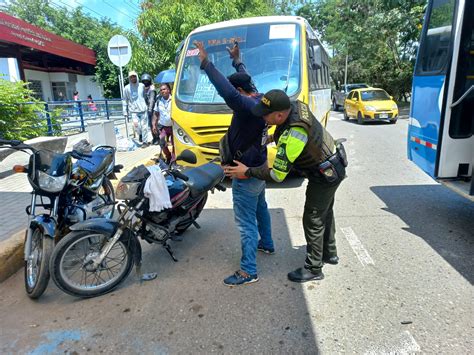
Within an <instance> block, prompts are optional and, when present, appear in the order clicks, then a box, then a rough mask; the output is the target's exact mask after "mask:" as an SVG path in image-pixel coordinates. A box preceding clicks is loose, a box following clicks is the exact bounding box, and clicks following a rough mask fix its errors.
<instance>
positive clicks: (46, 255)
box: [25, 228, 54, 299]
mask: <svg viewBox="0 0 474 355" xmlns="http://www.w3.org/2000/svg"><path fill="white" fill-rule="evenodd" d="M25 239H26V238H25ZM25 242H26V240H25ZM53 248H54V240H53V239H52V238H50V237H45V236H44V234H43V232H42V231H41V230H40V229H39V228H36V229H35V230H34V231H33V232H32V234H31V249H30V255H28V257H27V260H25V290H26V294H27V295H28V296H29V297H30V298H33V299H37V298H39V297H40V296H41V295H42V294H43V293H44V291H45V290H46V287H48V282H49V259H50V257H51V253H52V252H53Z"/></svg>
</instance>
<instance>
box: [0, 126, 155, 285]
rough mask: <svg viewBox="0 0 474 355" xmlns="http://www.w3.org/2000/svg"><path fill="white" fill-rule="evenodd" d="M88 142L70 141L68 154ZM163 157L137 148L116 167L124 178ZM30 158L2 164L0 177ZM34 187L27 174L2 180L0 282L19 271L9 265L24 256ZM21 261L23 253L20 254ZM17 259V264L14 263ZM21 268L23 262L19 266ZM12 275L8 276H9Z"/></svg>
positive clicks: (120, 157)
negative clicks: (24, 240) (29, 208)
mask: <svg viewBox="0 0 474 355" xmlns="http://www.w3.org/2000/svg"><path fill="white" fill-rule="evenodd" d="M84 138H85V139H87V133H81V134H78V135H74V136H71V137H69V138H68V144H67V146H66V151H69V150H71V149H72V146H73V145H74V144H75V143H77V142H78V141H79V140H81V139H84ZM159 153H160V147H159V146H149V147H148V148H144V149H142V148H138V149H136V150H135V151H131V152H117V153H116V155H115V163H116V164H122V165H123V166H124V168H123V169H122V172H121V174H120V175H121V176H123V174H124V173H126V172H127V171H130V169H132V168H133V167H134V166H136V165H140V164H144V163H146V162H148V161H149V160H150V159H151V158H153V157H154V156H155V155H156V154H159ZM27 163H28V155H27V154H25V153H21V152H18V153H14V154H11V155H10V156H8V157H7V158H5V159H4V160H3V161H2V162H0V173H2V172H5V171H7V170H10V169H11V168H12V167H13V165H15V164H27ZM31 190H32V189H31V186H30V184H29V182H28V179H27V177H26V174H13V175H9V176H6V177H4V178H0V201H1V203H0V282H1V281H2V280H4V279H5V278H6V277H8V276H9V275H8V276H6V277H5V275H4V272H3V269H9V270H10V269H13V272H15V271H16V270H17V269H18V268H15V267H9V266H8V265H6V264H8V263H11V262H18V260H16V259H17V256H13V254H15V255H16V254H18V253H19V249H21V252H22V245H21V243H22V241H23V238H24V230H25V227H26V223H27V215H26V212H25V207H26V206H28V205H29V204H30V201H31V194H30V192H31ZM20 256H21V257H22V253H20ZM12 259H14V260H12ZM20 265H21V262H20ZM10 272H11V271H9V272H8V273H10Z"/></svg>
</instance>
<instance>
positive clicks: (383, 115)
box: [379, 113, 388, 118]
mask: <svg viewBox="0 0 474 355" xmlns="http://www.w3.org/2000/svg"><path fill="white" fill-rule="evenodd" d="M379 117H380V118H388V113H381V114H380V115H379Z"/></svg>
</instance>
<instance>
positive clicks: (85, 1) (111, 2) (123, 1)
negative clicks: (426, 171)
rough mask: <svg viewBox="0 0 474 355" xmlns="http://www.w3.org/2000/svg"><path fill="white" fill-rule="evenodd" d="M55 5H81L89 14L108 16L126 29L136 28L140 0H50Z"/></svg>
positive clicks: (70, 6)
mask: <svg viewBox="0 0 474 355" xmlns="http://www.w3.org/2000/svg"><path fill="white" fill-rule="evenodd" d="M50 3H52V4H53V5H56V6H61V7H65V8H70V9H71V8H72V7H77V6H79V5H82V10H83V11H84V12H85V13H88V14H89V15H91V16H93V17H96V18H101V17H108V18H109V19H111V20H112V22H115V23H117V24H118V25H120V26H122V27H123V28H125V29H128V30H136V26H135V21H136V19H137V17H138V14H139V12H140V0H50Z"/></svg>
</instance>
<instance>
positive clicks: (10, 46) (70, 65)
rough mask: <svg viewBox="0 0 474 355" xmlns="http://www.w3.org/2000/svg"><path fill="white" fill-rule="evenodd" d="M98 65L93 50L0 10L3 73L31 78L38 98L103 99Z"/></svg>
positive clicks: (7, 77) (0, 67)
mask: <svg viewBox="0 0 474 355" xmlns="http://www.w3.org/2000/svg"><path fill="white" fill-rule="evenodd" d="M95 65H96V56H95V52H94V51H93V50H91V49H89V48H87V47H85V46H83V45H80V44H77V43H74V42H72V41H70V40H67V39H65V38H63V37H60V36H58V35H55V34H53V33H50V32H48V31H45V30H43V29H41V28H39V27H36V26H33V25H31V24H29V23H27V22H25V21H23V20H20V19H18V18H16V17H13V16H10V15H8V14H6V13H3V12H0V76H1V78H3V79H5V80H10V81H18V80H23V81H26V82H28V83H29V86H30V88H31V89H32V90H33V91H34V92H35V96H36V97H37V98H38V99H40V100H44V101H63V100H73V93H74V91H78V92H79V99H80V100H85V99H86V98H87V95H91V96H92V97H93V98H94V99H102V98H103V90H102V87H101V85H100V84H99V83H97V82H95V81H94V70H95Z"/></svg>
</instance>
